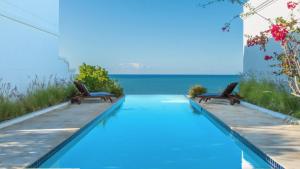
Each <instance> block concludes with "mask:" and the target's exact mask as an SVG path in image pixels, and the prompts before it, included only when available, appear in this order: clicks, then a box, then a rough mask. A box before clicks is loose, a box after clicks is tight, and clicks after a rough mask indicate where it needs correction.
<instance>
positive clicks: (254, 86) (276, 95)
mask: <svg viewBox="0 0 300 169" xmlns="http://www.w3.org/2000/svg"><path fill="white" fill-rule="evenodd" d="M282 84H284V83H281V82H279V81H270V80H267V79H259V80H258V79H256V78H255V77H249V78H242V80H241V82H240V95H241V96H242V97H243V98H244V100H245V101H248V102H250V103H253V104H256V105H258V106H261V107H264V108H267V109H270V110H273V111H278V112H282V113H285V114H289V115H292V116H294V117H300V98H298V97H295V96H293V95H291V94H290V93H289V91H288V89H287V87H285V86H283V85H282Z"/></svg>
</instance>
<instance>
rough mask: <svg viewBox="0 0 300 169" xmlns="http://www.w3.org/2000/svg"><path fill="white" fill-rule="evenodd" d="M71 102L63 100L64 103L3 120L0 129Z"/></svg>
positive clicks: (65, 105) (60, 107) (63, 106)
mask: <svg viewBox="0 0 300 169" xmlns="http://www.w3.org/2000/svg"><path fill="white" fill-rule="evenodd" d="M70 104H71V102H70V101H67V102H63V103H59V104H56V105H53V106H50V107H46V108H43V109H40V110H37V111H33V112H29V113H26V114H24V115H21V116H19V117H15V118H13V119H10V120H6V121H2V122H0V129H3V128H5V127H9V126H12V125H14V124H17V123H21V122H23V121H25V120H28V119H31V118H34V117H37V116H40V115H42V114H46V113H49V112H52V111H54V110H57V109H62V108H65V107H67V106H68V105H70Z"/></svg>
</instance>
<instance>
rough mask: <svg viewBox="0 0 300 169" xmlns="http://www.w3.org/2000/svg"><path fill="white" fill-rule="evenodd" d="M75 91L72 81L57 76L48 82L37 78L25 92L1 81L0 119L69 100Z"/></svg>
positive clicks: (10, 117)
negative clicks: (59, 78)
mask: <svg viewBox="0 0 300 169" xmlns="http://www.w3.org/2000/svg"><path fill="white" fill-rule="evenodd" d="M75 93H76V90H75V88H74V86H73V84H72V83H70V81H65V80H58V79H56V78H54V79H51V78H50V80H49V81H48V82H47V83H46V82H44V81H40V80H39V79H37V78H36V79H35V80H33V81H32V82H31V84H30V85H29V88H28V89H27V91H26V92H25V93H23V94H21V93H20V92H18V90H17V88H12V87H11V85H10V84H9V83H3V82H0V121H3V120H9V119H12V118H15V117H18V116H20V115H23V114H26V113H29V112H32V111H37V110H39V109H42V108H46V107H49V106H52V105H55V104H58V103H61V102H63V101H67V100H69V99H70V98H71V97H72V96H74V95H75Z"/></svg>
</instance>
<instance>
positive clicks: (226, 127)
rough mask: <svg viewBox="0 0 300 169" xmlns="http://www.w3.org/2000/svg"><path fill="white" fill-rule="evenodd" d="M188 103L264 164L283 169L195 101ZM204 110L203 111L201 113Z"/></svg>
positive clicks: (191, 100) (275, 168)
mask: <svg viewBox="0 0 300 169" xmlns="http://www.w3.org/2000/svg"><path fill="white" fill-rule="evenodd" d="M188 99H189V101H190V105H191V106H192V107H193V108H195V109H196V110H198V111H200V112H204V113H206V114H207V115H208V116H209V117H211V118H212V120H214V121H215V122H217V123H218V124H220V125H221V126H222V127H223V128H224V129H226V130H227V131H228V132H229V133H230V134H232V135H233V136H234V137H235V138H236V139H238V140H239V141H240V142H242V143H243V144H245V145H246V146H247V147H248V148H250V149H251V150H252V151H253V152H254V153H256V154H257V155H258V156H259V157H261V158H262V159H263V160H264V161H265V162H267V163H268V164H269V165H270V166H271V167H272V168H274V169H284V167H283V166H281V165H280V164H279V163H277V162H276V161H274V160H273V159H272V158H271V157H269V156H268V155H267V154H266V153H264V152H263V151H262V150H260V149H259V148H258V147H256V146H255V145H254V144H252V143H251V142H250V141H248V140H247V139H246V138H244V137H243V136H241V135H240V134H239V133H238V132H237V131H235V130H234V129H232V128H231V127H230V126H228V125H227V124H226V123H225V122H223V121H222V120H221V119H219V118H218V117H217V116H215V115H214V114H212V113H210V112H209V111H208V110H206V109H205V108H203V107H201V106H200V105H199V104H198V103H196V101H195V100H193V99H191V98H188ZM203 110H205V111H203Z"/></svg>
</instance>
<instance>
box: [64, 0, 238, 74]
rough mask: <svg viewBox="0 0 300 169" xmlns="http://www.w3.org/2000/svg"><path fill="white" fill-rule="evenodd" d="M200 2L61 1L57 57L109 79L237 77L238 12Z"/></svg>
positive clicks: (224, 5)
mask: <svg viewBox="0 0 300 169" xmlns="http://www.w3.org/2000/svg"><path fill="white" fill-rule="evenodd" d="M203 2H205V1H202V0H88V1H86V0H63V1H60V55H61V56H62V57H63V58H66V59H67V60H68V61H69V62H70V66H71V68H77V67H78V65H80V64H81V63H83V62H85V63H87V64H93V65H99V66H102V67H104V68H106V69H107V70H108V71H109V72H110V73H112V74H238V73H240V72H242V69H243V43H242V38H243V30H242V21H241V20H240V19H237V20H236V21H235V22H234V23H233V24H232V28H231V30H230V32H229V33H224V32H222V30H221V28H222V26H223V24H224V23H225V22H227V21H228V20H230V19H231V18H232V17H233V16H234V15H236V14H239V13H241V12H242V9H241V7H239V6H236V5H232V4H230V3H217V4H214V5H211V6H209V7H207V8H201V7H199V5H198V4H199V3H203Z"/></svg>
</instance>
